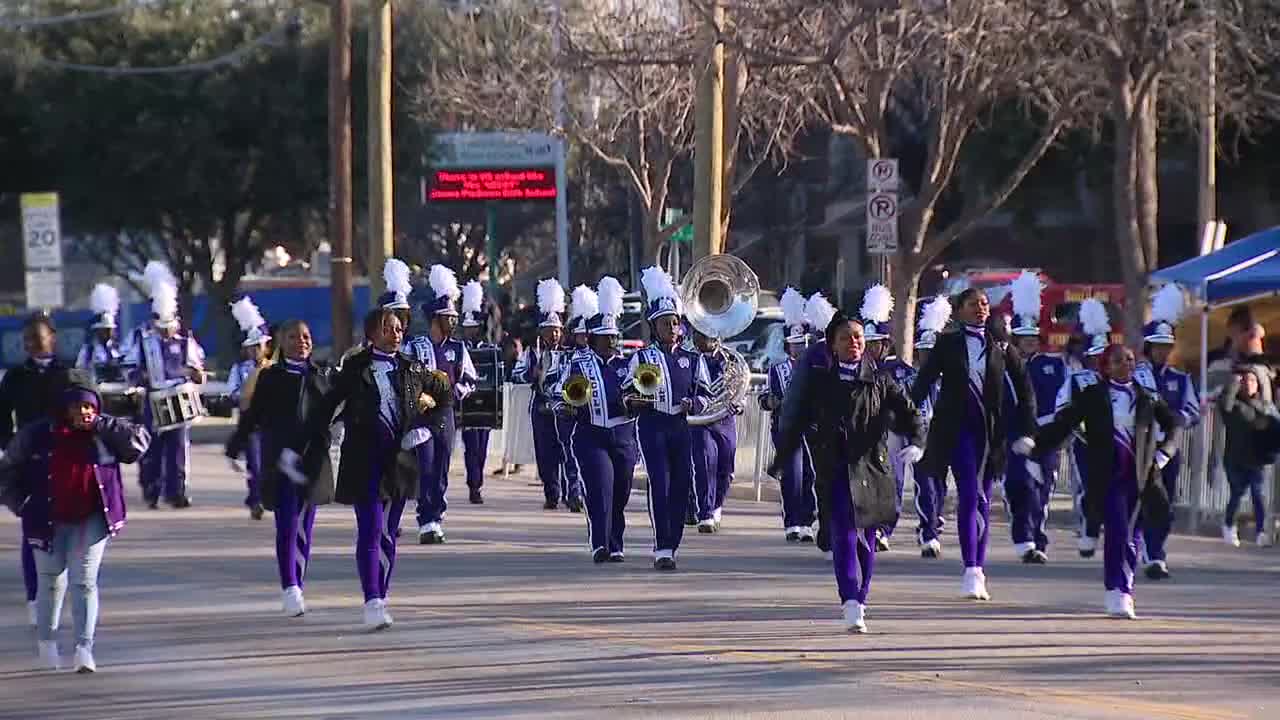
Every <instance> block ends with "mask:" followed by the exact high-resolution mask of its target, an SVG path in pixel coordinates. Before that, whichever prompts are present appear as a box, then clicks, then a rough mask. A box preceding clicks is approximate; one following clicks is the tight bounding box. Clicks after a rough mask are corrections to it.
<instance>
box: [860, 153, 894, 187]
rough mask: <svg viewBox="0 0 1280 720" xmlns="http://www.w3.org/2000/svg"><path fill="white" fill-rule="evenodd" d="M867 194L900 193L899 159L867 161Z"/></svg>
mask: <svg viewBox="0 0 1280 720" xmlns="http://www.w3.org/2000/svg"><path fill="white" fill-rule="evenodd" d="M867 192H890V193H896V192H898V159H897V158H881V159H878V160H868V161H867Z"/></svg>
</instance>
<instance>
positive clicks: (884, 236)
mask: <svg viewBox="0 0 1280 720" xmlns="http://www.w3.org/2000/svg"><path fill="white" fill-rule="evenodd" d="M897 251H898V194H897V193H890V192H877V193H868V194H867V252H868V253H870V254H872V255H889V254H891V253H895V252H897Z"/></svg>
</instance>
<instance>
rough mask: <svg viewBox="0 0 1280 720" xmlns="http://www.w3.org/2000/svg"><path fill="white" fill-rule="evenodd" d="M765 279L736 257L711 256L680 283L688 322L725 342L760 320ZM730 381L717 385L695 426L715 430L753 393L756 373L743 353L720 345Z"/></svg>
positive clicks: (694, 419)
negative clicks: (760, 300)
mask: <svg viewBox="0 0 1280 720" xmlns="http://www.w3.org/2000/svg"><path fill="white" fill-rule="evenodd" d="M759 298H760V279H759V278H758V277H756V274H755V271H753V270H752V269H751V268H749V267H747V264H746V263H745V262H743V261H742V260H741V259H740V258H738V257H737V256H734V255H727V254H724V255H708V256H707V257H704V258H702V259H701V260H699V261H698V262H696V263H694V265H693V267H692V268H690V269H689V273H688V274H687V275H685V278H684V281H683V282H682V283H680V299H681V301H682V302H683V303H684V308H685V319H686V320H688V321H689V324H690V325H692V326H693V328H694V329H695V330H697V331H698V332H700V333H702V334H703V335H706V336H707V337H713V338H716V339H718V340H721V341H722V342H723V341H724V340H727V339H729V338H731V337H733V336H735V335H737V334H738V333H740V332H742V331H743V330H746V329H747V326H748V325H750V324H751V321H753V320H755V319H756V309H757V304H758V302H759ZM719 352H721V353H723V354H724V357H725V368H724V376H723V377H722V378H721V379H720V381H719V382H717V383H716V384H715V386H714V387H713V388H712V390H713V391H714V392H715V396H714V397H713V399H712V401H711V404H710V405H708V406H707V408H706V410H705V411H704V412H703V413H702V414H701V415H690V416H689V418H688V419H689V424H690V425H710V424H712V423H714V422H718V421H719V420H721V419H723V418H725V417H727V416H728V415H730V414H733V413H735V412H737V409H738V408H740V407H742V405H743V403H744V402H745V400H746V398H747V393H749V392H750V390H751V368H750V367H749V366H748V365H747V361H746V359H745V358H743V357H742V355H741V354H740V353H738V352H737V351H736V350H733V349H731V348H728V347H725V346H724V345H723V344H722V345H721V346H720V350H719Z"/></svg>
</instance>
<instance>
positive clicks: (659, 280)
mask: <svg viewBox="0 0 1280 720" xmlns="http://www.w3.org/2000/svg"><path fill="white" fill-rule="evenodd" d="M640 285H641V286H643V287H644V296H645V299H646V300H647V301H648V302H653V301H655V300H660V299H662V298H676V299H678V298H679V297H680V293H678V292H676V286H675V284H674V283H672V282H671V276H670V275H668V274H667V271H666V270H663V269H662V268H660V267H657V266H656V265H655V266H653V267H647V268H645V269H644V270H643V271H642V272H641V273H640Z"/></svg>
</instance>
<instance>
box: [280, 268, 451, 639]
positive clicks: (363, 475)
mask: <svg viewBox="0 0 1280 720" xmlns="http://www.w3.org/2000/svg"><path fill="white" fill-rule="evenodd" d="M437 267H439V266H437ZM442 269H443V268H442ZM432 272H433V273H435V272H436V271H435V270H434V268H433V270H432ZM449 275H450V277H452V273H449ZM432 287H433V288H434V289H435V292H436V293H437V296H436V299H435V300H434V301H433V302H432V304H431V305H429V307H430V308H432V309H433V313H432V314H434V315H437V317H436V318H435V320H436V321H437V322H434V323H432V330H433V331H436V330H438V329H439V328H440V327H441V324H440V323H439V320H440V317H441V316H440V313H446V312H448V311H450V310H451V309H452V308H451V303H452V302H453V293H449V292H448V286H447V285H445V284H441V282H440V280H439V279H436V282H433V283H432ZM455 287H456V284H455ZM443 317H449V316H447V315H444V316H443ZM364 332H365V338H366V339H367V340H368V341H369V344H368V345H367V346H366V347H365V348H363V349H361V350H360V351H359V352H357V353H356V354H355V355H352V356H351V357H349V358H347V361H346V362H345V363H343V366H342V370H340V371H339V372H338V373H337V376H336V377H335V378H334V379H333V385H332V388H331V390H330V391H329V392H328V393H326V394H325V395H324V396H323V398H321V399H320V400H319V401H318V402H317V403H316V404H315V406H314V407H312V408H311V409H310V410H309V411H308V412H307V419H306V422H305V423H304V426H303V427H304V429H303V432H302V434H301V435H300V436H299V438H298V439H296V440H295V441H294V442H293V443H292V444H291V445H290V447H288V448H287V449H285V450H283V451H282V452H281V454H280V462H279V467H280V470H281V471H282V472H284V473H285V475H286V476H288V477H289V478H290V480H291V481H292V482H294V483H296V484H298V485H305V486H309V487H314V486H315V485H314V483H316V481H317V475H316V474H317V472H319V470H317V467H318V464H317V460H318V459H319V456H320V455H321V454H324V453H328V450H329V434H328V431H329V426H330V424H331V423H332V422H333V419H334V413H335V412H336V411H337V410H338V408H339V407H341V408H342V412H341V415H340V418H341V420H342V422H343V426H344V428H345V432H344V433H343V439H342V454H341V461H340V463H339V466H338V484H337V492H336V494H335V499H336V500H337V501H338V502H340V503H342V504H343V505H351V506H353V507H354V509H355V514H356V538H357V539H356V569H357V570H358V571H359V575H360V587H361V589H362V590H363V592H364V624H365V626H366V627H368V628H370V629H373V630H383V629H385V628H388V627H391V622H392V621H391V615H390V613H388V611H387V593H388V590H389V589H390V585H391V573H392V571H393V570H394V568H395V562H396V541H397V539H398V537H399V535H400V517H401V515H402V514H403V512H404V506H405V503H406V502H407V501H408V500H409V498H411V497H414V496H415V495H417V494H418V483H419V479H420V476H421V470H420V468H421V467H422V465H421V460H422V457H423V453H421V452H420V449H421V448H422V447H423V446H424V445H426V446H428V447H430V445H431V441H432V438H433V437H435V436H438V435H441V434H446V435H447V436H448V437H449V439H452V436H453V432H454V430H453V412H452V407H453V404H454V401H455V399H456V396H455V393H454V386H453V383H451V382H450V381H449V380H448V377H449V376H448V375H447V371H445V369H444V368H443V367H437V368H430V367H427V366H426V364H425V363H424V362H422V361H421V360H417V359H414V358H413V357H411V356H409V355H408V354H406V353H403V352H399V349H400V348H401V346H402V343H403V342H404V328H403V327H401V325H400V318H399V317H397V316H396V313H395V311H394V310H391V309H388V308H378V309H375V310H372V311H371V312H370V313H369V314H368V315H367V316H366V317H365V321H364ZM445 337H447V336H445ZM438 344H440V343H438V341H437V340H434V339H433V340H431V345H430V346H428V348H427V349H428V350H430V349H432V348H434V347H435V346H436V345H438ZM454 362H457V361H456V360H455V361H454ZM427 457H428V459H430V452H429V451H428V453H427ZM312 458H316V459H317V460H313V459H312ZM415 460H417V462H415ZM421 479H422V480H424V481H427V480H432V479H433V478H428V477H421ZM421 502H422V499H421V495H419V503H421ZM441 538H443V534H441Z"/></svg>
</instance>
